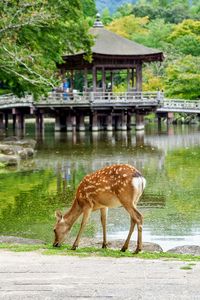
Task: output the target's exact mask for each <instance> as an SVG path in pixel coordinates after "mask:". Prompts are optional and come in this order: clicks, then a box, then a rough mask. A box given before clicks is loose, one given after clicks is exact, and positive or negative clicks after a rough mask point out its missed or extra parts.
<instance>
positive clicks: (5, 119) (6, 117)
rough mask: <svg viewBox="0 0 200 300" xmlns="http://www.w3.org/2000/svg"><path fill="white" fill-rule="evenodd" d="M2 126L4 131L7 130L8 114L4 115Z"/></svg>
mask: <svg viewBox="0 0 200 300" xmlns="http://www.w3.org/2000/svg"><path fill="white" fill-rule="evenodd" d="M4 124H5V129H8V113H5V114H4Z"/></svg>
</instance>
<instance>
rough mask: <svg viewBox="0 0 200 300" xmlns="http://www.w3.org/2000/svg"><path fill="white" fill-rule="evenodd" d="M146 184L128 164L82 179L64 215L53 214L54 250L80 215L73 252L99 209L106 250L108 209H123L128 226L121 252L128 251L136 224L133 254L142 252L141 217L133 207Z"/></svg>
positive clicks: (103, 246)
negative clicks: (89, 220) (79, 224)
mask: <svg viewBox="0 0 200 300" xmlns="http://www.w3.org/2000/svg"><path fill="white" fill-rule="evenodd" d="M145 184H146V180H145V178H144V177H142V175H141V174H140V172H139V171H138V170H137V169H135V168H134V167H133V166H131V165H128V164H118V165H112V166H108V167H105V168H103V169H101V170H98V171H96V172H94V173H91V174H89V175H87V176H85V177H84V178H83V180H82V181H81V183H80V184H79V187H78V189H77V192H76V196H75V199H74V201H73V204H72V206H71V208H70V209H69V211H68V212H67V213H65V214H64V215H62V213H61V212H60V211H56V213H55V214H56V218H57V223H56V225H55V228H54V233H55V241H54V243H53V246H55V247H58V246H60V244H61V243H62V242H63V241H64V239H65V236H66V234H67V233H68V232H69V230H70V229H71V227H72V225H73V224H74V222H75V221H76V220H77V219H78V217H79V216H80V215H81V214H83V218H82V222H81V226H80V230H79V232H78V235H77V237H76V240H75V242H74V244H73V246H72V249H73V250H75V249H76V248H77V247H78V245H79V241H80V237H81V234H82V232H83V229H84V227H85V225H86V223H87V221H88V219H89V216H90V214H91V212H92V211H95V210H98V209H100V212H101V223H102V227H103V244H102V248H106V247H107V239H106V218H107V210H108V208H112V207H117V206H123V207H124V208H125V209H126V210H127V212H128V213H129V215H130V218H131V225H130V229H129V233H128V236H127V239H126V241H125V243H124V245H123V247H122V249H121V251H126V250H127V248H128V246H129V241H130V238H131V235H132V233H133V230H134V226H135V224H137V230H138V237H137V248H136V251H135V253H138V252H139V251H141V250H142V223H143V217H142V215H141V213H140V212H139V211H138V210H137V208H136V205H137V202H138V200H139V198H140V196H141V195H142V192H143V190H144V188H145Z"/></svg>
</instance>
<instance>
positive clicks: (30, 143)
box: [3, 139, 36, 149]
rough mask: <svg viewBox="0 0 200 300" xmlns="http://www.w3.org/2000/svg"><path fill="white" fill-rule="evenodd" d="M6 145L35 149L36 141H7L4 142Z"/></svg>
mask: <svg viewBox="0 0 200 300" xmlns="http://www.w3.org/2000/svg"><path fill="white" fill-rule="evenodd" d="M3 143H4V144H6V145H16V146H21V147H23V148H33V149H34V148H35V146H36V141H35V140H33V139H22V140H6V139H4V141H3Z"/></svg>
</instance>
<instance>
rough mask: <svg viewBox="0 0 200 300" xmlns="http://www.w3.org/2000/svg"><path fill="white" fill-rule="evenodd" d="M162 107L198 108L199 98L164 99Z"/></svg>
mask: <svg viewBox="0 0 200 300" xmlns="http://www.w3.org/2000/svg"><path fill="white" fill-rule="evenodd" d="M162 107H163V108H165V109H167V108H169V109H170V108H177V109H194V110H197V109H199V110H200V100H183V99H164V101H163V104H162Z"/></svg>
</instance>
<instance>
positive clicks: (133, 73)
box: [131, 68, 135, 89]
mask: <svg viewBox="0 0 200 300" xmlns="http://www.w3.org/2000/svg"><path fill="white" fill-rule="evenodd" d="M131 81H132V82H131V87H132V89H133V88H134V85H135V69H134V68H132V69H131Z"/></svg>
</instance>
